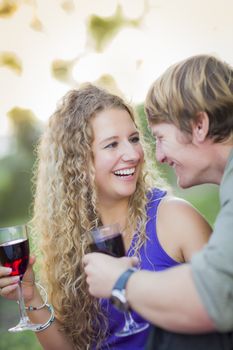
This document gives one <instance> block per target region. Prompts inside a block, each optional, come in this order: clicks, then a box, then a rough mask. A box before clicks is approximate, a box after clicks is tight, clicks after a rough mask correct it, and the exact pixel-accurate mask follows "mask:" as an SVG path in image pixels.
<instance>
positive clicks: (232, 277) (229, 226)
mask: <svg viewBox="0 0 233 350" xmlns="http://www.w3.org/2000/svg"><path fill="white" fill-rule="evenodd" d="M219 194H220V204H221V209H220V212H219V214H218V216H217V219H216V221H215V224H214V230H213V233H212V235H211V238H210V240H209V242H208V243H207V244H206V246H205V247H204V249H202V250H201V251H200V252H198V253H196V254H195V255H194V256H193V258H192V260H191V269H192V274H193V278H194V283H195V285H196V288H197V290H198V293H199V295H200V297H201V299H202V302H203V304H204V306H205V308H206V310H207V312H208V314H209V316H210V318H211V319H212V320H213V321H214V323H215V325H216V328H217V329H218V330H219V331H222V332H226V331H231V330H233V149H232V150H231V153H230V155H229V158H228V161H227V164H226V167H225V170H224V174H223V178H222V181H221V184H220V191H219ZM210 205H211V203H210Z"/></svg>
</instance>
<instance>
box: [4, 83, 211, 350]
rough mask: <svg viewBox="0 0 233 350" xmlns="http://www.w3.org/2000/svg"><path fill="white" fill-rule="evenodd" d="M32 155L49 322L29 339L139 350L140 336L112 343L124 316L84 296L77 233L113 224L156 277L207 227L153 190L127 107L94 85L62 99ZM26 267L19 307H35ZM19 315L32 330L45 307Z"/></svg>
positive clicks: (11, 294) (8, 283)
mask: <svg viewBox="0 0 233 350" xmlns="http://www.w3.org/2000/svg"><path fill="white" fill-rule="evenodd" d="M38 155H39V162H38V175H37V183H36V194H35V215H34V220H33V224H34V227H35V238H36V245H37V247H38V250H39V251H40V252H41V253H42V257H41V259H39V260H40V261H39V266H40V278H41V281H42V283H43V285H44V286H45V288H46V290H47V292H48V296H49V301H50V302H51V304H52V305H53V306H54V309H55V315H56V319H55V321H54V322H53V323H51V325H50V326H49V327H48V328H46V329H44V330H43V331H42V332H38V333H36V334H37V336H38V339H39V341H40V343H41V344H42V346H43V348H44V349H49V350H51V349H54V350H59V349H62V350H65V349H67V350H69V349H80V350H84V349H108V348H111V349H118V350H120V349H121V350H122V349H130V350H132V349H134V350H139V349H144V348H145V344H146V340H147V337H148V334H149V329H147V330H145V331H143V332H140V333H138V334H135V335H131V336H128V337H125V338H117V337H115V336H114V333H115V331H116V330H119V329H121V328H122V325H123V323H124V317H123V315H122V314H121V313H120V312H118V311H117V310H115V309H114V308H113V306H112V305H111V304H108V303H104V302H103V303H100V302H99V301H98V300H97V299H95V298H93V297H91V296H90V295H89V293H88V286H87V284H86V281H85V274H84V268H83V264H82V258H83V256H84V254H85V253H87V252H88V241H87V237H86V236H87V235H86V233H87V232H88V231H89V230H91V229H92V228H94V227H97V226H99V225H105V224H111V223H115V222H118V223H119V224H120V227H121V232H122V233H123V239H124V244H125V247H126V250H127V252H128V254H130V255H137V256H138V257H139V260H140V265H141V268H146V269H149V270H156V269H157V270H159V269H163V268H167V267H170V266H175V265H177V264H179V263H182V262H184V261H187V260H189V259H190V257H191V255H192V254H193V252H195V251H196V250H198V249H200V248H201V247H202V246H203V244H205V242H206V241H207V240H208V238H209V234H210V232H211V228H210V226H209V225H208V224H207V222H206V221H205V220H204V219H203V218H202V216H201V215H200V214H199V213H198V212H197V211H196V210H195V209H194V208H193V207H192V206H190V205H189V204H188V203H186V202H185V201H183V200H179V199H176V198H174V197H171V196H169V195H167V193H166V191H164V190H159V189H158V187H160V188H161V186H162V185H164V184H163V182H162V180H161V179H160V178H159V176H158V174H154V172H155V169H152V168H149V169H148V167H149V166H148V165H146V162H145V161H144V152H143V148H142V145H141V143H140V136H139V131H138V129H137V127H136V122H135V118H134V115H133V112H132V110H131V108H130V107H129V106H128V105H127V104H126V103H125V102H124V101H123V100H122V99H121V98H120V97H117V96H114V95H112V94H110V93H108V92H106V91H104V90H102V89H100V88H98V87H95V86H93V85H86V86H84V87H83V88H81V89H79V90H73V91H70V92H69V93H68V94H67V95H65V97H64V98H63V100H62V102H61V104H60V105H59V106H58V108H57V110H56V111H55V113H54V114H53V116H52V117H51V119H50V122H49V125H48V128H47V130H46V131H45V133H44V135H43V137H42V140H41V144H40V148H39V153H38ZM148 164H149V163H148ZM174 222H175V223H176V225H174ZM187 226H188V227H189V232H188V234H187V232H186V227H187ZM34 260H35V259H34V258H31V261H30V266H29V268H28V271H27V273H26V274H25V276H24V282H25V283H24V295H25V300H26V305H33V306H39V305H41V304H42V303H43V302H42V299H41V297H40V294H39V290H38V289H37V287H36V285H35V284H34V283H32V282H31V281H33V280H34V278H33V271H32V265H33V263H34ZM6 275H7V273H6V270H5V269H4V268H1V269H0V276H1V277H2V278H0V288H1V295H2V296H5V297H7V298H9V299H10V298H12V299H14V298H16V293H15V288H16V285H15V283H16V281H15V280H13V277H7V276H6ZM28 315H29V317H30V318H31V320H32V321H33V322H37V323H38V322H41V323H44V322H46V321H47V319H48V317H49V314H48V310H46V309H44V308H42V309H40V310H37V311H29V312H28ZM133 317H134V318H135V319H136V321H137V322H143V321H144V320H143V319H142V318H141V317H140V316H139V315H137V314H134V315H133Z"/></svg>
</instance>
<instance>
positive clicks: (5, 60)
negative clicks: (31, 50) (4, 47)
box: [0, 51, 23, 75]
mask: <svg viewBox="0 0 233 350" xmlns="http://www.w3.org/2000/svg"><path fill="white" fill-rule="evenodd" d="M1 66H3V67H7V68H9V69H11V70H13V71H14V72H15V73H16V74H18V75H21V73H22V71H23V67H22V62H21V60H20V58H19V57H18V56H17V55H16V54H14V53H13V52H6V51H5V52H2V53H0V67H1Z"/></svg>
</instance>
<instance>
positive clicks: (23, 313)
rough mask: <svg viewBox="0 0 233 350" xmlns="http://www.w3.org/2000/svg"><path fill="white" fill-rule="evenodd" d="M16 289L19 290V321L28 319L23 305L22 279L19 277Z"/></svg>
mask: <svg viewBox="0 0 233 350" xmlns="http://www.w3.org/2000/svg"><path fill="white" fill-rule="evenodd" d="M18 291H19V314H20V321H25V320H27V319H28V316H27V313H26V309H25V305H24V299H23V290H22V280H21V278H20V280H19V283H18Z"/></svg>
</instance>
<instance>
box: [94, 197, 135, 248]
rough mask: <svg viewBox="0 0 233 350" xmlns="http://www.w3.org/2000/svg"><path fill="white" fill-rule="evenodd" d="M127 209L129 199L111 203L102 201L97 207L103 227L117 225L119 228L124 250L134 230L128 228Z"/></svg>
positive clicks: (127, 246) (128, 244) (129, 242)
mask: <svg viewBox="0 0 233 350" xmlns="http://www.w3.org/2000/svg"><path fill="white" fill-rule="evenodd" d="M128 209H129V199H127V200H125V199H124V200H122V201H117V202H114V203H113V202H112V203H111V204H110V203H103V201H102V202H101V203H100V204H99V205H98V211H99V214H100V218H101V221H102V224H103V225H108V224H114V223H118V224H119V226H120V231H121V233H122V235H123V240H124V244H125V248H126V250H127V249H128V248H129V246H130V244H131V240H132V237H133V232H134V229H133V227H132V226H131V227H128V225H127V224H128V215H129V212H128Z"/></svg>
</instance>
